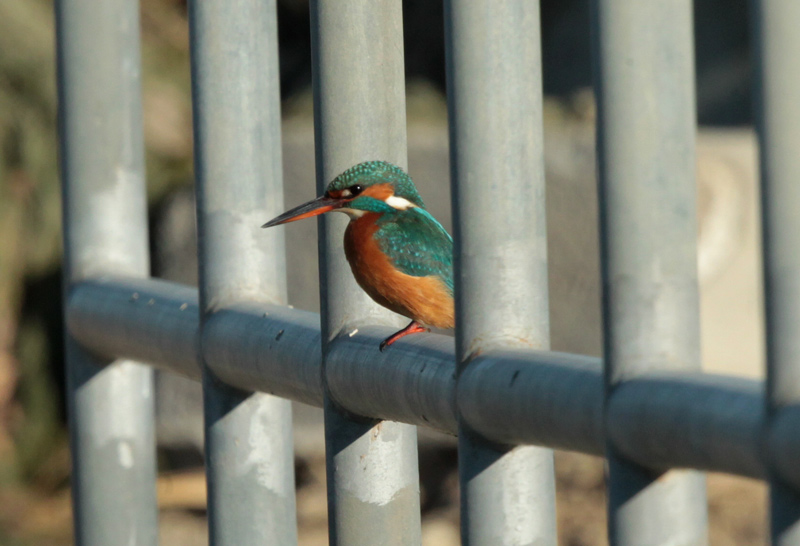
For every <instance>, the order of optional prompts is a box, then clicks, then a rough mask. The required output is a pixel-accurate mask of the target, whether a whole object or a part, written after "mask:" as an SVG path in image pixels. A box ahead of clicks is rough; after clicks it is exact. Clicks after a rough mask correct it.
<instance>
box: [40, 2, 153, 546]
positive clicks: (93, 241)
mask: <svg viewBox="0 0 800 546" xmlns="http://www.w3.org/2000/svg"><path fill="white" fill-rule="evenodd" d="M56 22H57V34H58V90H59V130H60V140H61V158H60V159H61V176H62V179H63V209H64V250H65V253H64V254H65V255H64V289H65V296H68V294H69V291H70V287H71V286H72V284H73V283H76V282H79V281H81V280H82V279H85V278H87V277H90V276H93V275H102V274H111V273H115V274H120V275H130V276H138V277H145V276H147V275H148V273H149V268H150V262H149V254H148V237H147V204H146V199H145V182H144V145H143V137H142V104H141V90H140V86H141V81H140V62H139V5H138V2H135V1H131V0H109V1H108V2H105V3H104V4H103V6H102V8H100V9H98V6H97V5H96V2H94V1H93V0H59V1H58V2H56ZM108 364H109V362H107V361H103V360H102V359H99V358H97V357H95V356H93V355H91V354H89V353H88V352H86V351H85V350H84V349H82V348H81V347H80V346H79V345H78V344H77V343H76V342H75V340H74V339H73V338H72V337H69V336H68V337H67V398H68V406H69V421H70V437H71V442H70V443H71V445H70V447H71V450H72V469H73V470H72V493H73V506H74V512H73V513H74V519H75V542H76V544H78V545H80V546H115V545H119V546H122V545H125V546H130V545H135V546H145V545H155V544H156V543H157V542H158V517H157V507H156V491H155V477H156V465H155V436H154V432H153V396H152V392H153V391H152V371H151V370H150V369H148V368H147V367H145V366H143V365H140V364H137V363H133V362H129V361H124V360H119V361H115V362H113V363H111V364H110V365H108ZM105 365H108V366H107V367H105V368H101V366H105Z"/></svg>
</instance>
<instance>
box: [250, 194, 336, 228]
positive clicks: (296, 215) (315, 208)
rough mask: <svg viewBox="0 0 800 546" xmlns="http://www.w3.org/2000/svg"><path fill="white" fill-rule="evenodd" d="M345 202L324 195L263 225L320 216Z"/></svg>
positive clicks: (269, 225) (268, 225)
mask: <svg viewBox="0 0 800 546" xmlns="http://www.w3.org/2000/svg"><path fill="white" fill-rule="evenodd" d="M343 204H344V203H343V202H342V200H341V199H334V198H333V197H327V196H325V195H323V196H322V197H317V198H316V199H314V200H313V201H309V202H308V203H303V204H302V205H299V206H297V207H295V208H293V209H291V210H287V211H286V212H284V213H283V214H281V215H280V216H278V217H276V218H273V219H272V220H270V221H269V222H267V223H266V224H264V225H263V226H261V227H262V228H268V227H272V226H277V225H280V224H286V223H288V222H295V221H297V220H302V219H303V218H311V217H312V216H319V215H320V214H325V213H326V212H328V211H331V210H334V209H338V208H340V207H341V206H342V205H343Z"/></svg>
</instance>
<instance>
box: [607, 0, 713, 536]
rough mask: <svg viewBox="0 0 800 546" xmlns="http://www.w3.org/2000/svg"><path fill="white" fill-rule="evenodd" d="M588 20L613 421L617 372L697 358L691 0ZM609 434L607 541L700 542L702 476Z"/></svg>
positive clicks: (618, 9) (693, 365)
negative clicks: (657, 460) (633, 453)
mask: <svg viewBox="0 0 800 546" xmlns="http://www.w3.org/2000/svg"><path fill="white" fill-rule="evenodd" d="M593 27H594V28H593V31H594V35H595V47H594V48H593V49H594V54H595V68H596V71H595V72H596V74H595V75H596V80H595V89H596V94H597V103H598V113H599V119H598V147H599V150H598V151H599V153H598V164H599V188H600V192H599V193H600V217H601V233H602V241H601V249H602V278H603V292H604V293H603V311H604V328H605V354H606V358H605V364H606V385H607V386H606V396H607V402H606V417H607V420H608V421H607V423H608V424H607V426H608V427H609V430H610V431H612V432H613V431H614V430H615V428H616V427H617V426H619V425H618V424H617V423H616V422H615V420H616V419H626V418H630V415H629V414H627V413H624V412H623V413H616V412H614V411H613V408H614V404H615V397H616V395H617V391H618V390H619V391H620V392H622V389H624V384H625V381H626V380H628V379H631V378H634V377H639V376H644V375H646V374H649V373H654V372H662V371H694V370H699V368H700V333H699V318H698V315H699V304H698V285H697V250H696V218H695V214H696V211H695V184H694V172H695V153H694V139H695V130H696V128H695V100H694V85H693V82H694V53H693V45H692V44H693V35H692V3H691V0H676V1H674V2H663V1H662V0H595V2H594V6H593ZM623 426H624V425H623ZM614 440H615V438H614V435H613V434H610V441H609V444H608V448H609V451H608V457H609V475H610V482H609V516H608V517H609V534H610V541H611V544H612V546H628V545H637V546H641V545H643V544H646V545H648V546H657V545H667V544H669V545H685V546H689V545H700V544H705V543H706V542H707V540H708V539H707V516H706V501H705V482H704V477H703V476H702V475H701V474H699V473H696V472H677V473H673V474H670V475H663V472H662V471H661V470H656V469H652V468H648V467H645V466H642V464H641V463H642V461H638V462H634V461H633V460H631V458H630V457H629V456H628V455H627V454H626V452H625V451H626V449H625V448H626V447H628V446H626V445H625V444H622V445H620V442H616V441H614ZM644 462H645V463H649V462H650V461H644ZM648 466H649V465H648Z"/></svg>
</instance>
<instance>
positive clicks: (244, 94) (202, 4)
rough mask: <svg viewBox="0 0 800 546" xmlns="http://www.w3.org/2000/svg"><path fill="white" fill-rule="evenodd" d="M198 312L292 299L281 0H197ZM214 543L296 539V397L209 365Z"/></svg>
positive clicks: (206, 386) (193, 9) (193, 22)
mask: <svg viewBox="0 0 800 546" xmlns="http://www.w3.org/2000/svg"><path fill="white" fill-rule="evenodd" d="M189 23H190V31H191V52H192V92H193V99H194V127H195V172H196V176H197V221H198V240H199V264H200V308H201V318H202V320H203V322H204V323H205V321H207V320H208V319H209V318H210V317H211V316H212V315H213V313H214V312H216V311H218V310H220V309H221V308H224V307H225V306H228V305H231V304H234V303H238V302H242V301H260V302H272V303H285V301H286V275H285V254H284V241H283V233H282V232H280V231H279V230H275V231H264V230H262V229H260V226H261V224H262V223H263V222H264V220H265V219H269V218H271V217H272V216H274V215H276V214H278V213H279V212H280V211H281V210H282V209H283V190H282V168H281V134H280V130H281V125H280V119H281V118H280V94H279V81H278V32H277V21H276V5H275V0H234V1H231V0H199V1H193V2H190V5H189ZM203 392H204V406H205V432H206V472H207V476H208V508H209V534H210V541H211V544H212V545H226V546H227V545H231V544H276V545H278V544H281V545H284V544H296V543H297V524H296V513H295V495H294V459H293V453H292V429H291V422H292V419H291V405H290V403H289V401H288V400H282V399H280V398H277V397H274V396H270V395H266V394H259V393H253V394H250V393H245V392H241V391H237V390H235V389H233V388H231V387H227V386H225V385H223V384H222V383H221V382H219V381H218V380H217V379H216V378H215V377H214V375H213V373H211V372H210V371H209V370H208V369H207V368H205V369H204V377H203Z"/></svg>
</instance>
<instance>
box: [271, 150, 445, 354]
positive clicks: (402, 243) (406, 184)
mask: <svg viewBox="0 0 800 546" xmlns="http://www.w3.org/2000/svg"><path fill="white" fill-rule="evenodd" d="M327 212H342V213H345V214H347V215H348V216H349V217H350V222H349V223H348V225H347V229H346V230H345V232H344V251H345V256H346V257H347V261H348V263H349V264H350V269H351V270H352V272H353V276H354V277H355V280H356V282H357V283H358V285H359V286H360V287H361V288H362V289H363V290H364V291H365V292H366V293H367V294H368V295H369V296H370V297H371V298H372V299H373V300H375V301H376V302H377V303H379V304H380V305H382V306H384V307H386V308H387V309H390V310H392V311H394V312H395V313H398V314H400V315H403V316H405V317H407V318H410V319H411V323H409V325H408V326H406V327H405V328H403V329H402V330H399V331H397V332H395V333H394V334H392V335H391V336H389V337H387V338H386V339H384V340H383V341H382V342H381V344H380V346H379V349H380V351H381V352H382V351H384V350H385V349H386V348H387V347H389V346H390V345H392V344H393V343H394V342H396V341H397V340H398V339H400V338H402V337H404V336H407V335H410V334H416V333H421V332H430V328H431V327H434V328H441V329H451V328H453V327H454V326H455V305H454V282H453V238H452V237H451V236H450V234H449V233H448V232H447V230H445V228H444V227H442V225H441V224H440V223H439V222H438V221H437V220H436V218H434V217H433V216H432V215H431V213H430V212H428V211H427V210H426V209H425V204H424V202H423V200H422V197H421V196H420V194H419V192H418V191H417V188H416V186H415V185H414V182H413V181H412V179H411V177H410V176H409V175H408V174H407V173H406V172H405V171H404V170H403V169H401V168H400V167H398V166H397V165H394V164H392V163H389V162H386V161H365V162H363V163H359V164H357V165H355V166H353V167H350V168H349V169H347V170H346V171H344V172H343V173H341V174H340V175H339V176H337V177H336V178H334V179H333V181H331V182H330V184H328V187H327V188H326V190H325V193H324V194H323V195H321V196H320V197H317V198H316V199H314V200H312V201H309V202H307V203H304V204H302V205H299V206H297V207H294V208H292V209H290V210H288V211H286V212H284V213H283V214H281V215H280V216H277V217H276V218H273V219H272V220H270V221H269V222H267V223H266V224H264V225H263V226H261V227H263V228H269V227H273V226H277V225H280V224H286V223H289V222H295V221H297V220H302V219H304V218H311V217H313V216H318V215H320V214H325V213H327Z"/></svg>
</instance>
